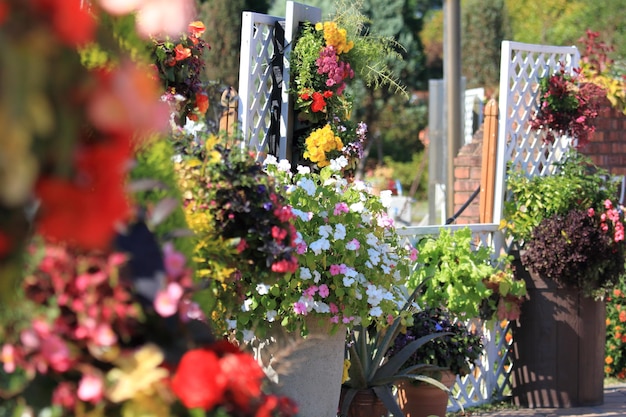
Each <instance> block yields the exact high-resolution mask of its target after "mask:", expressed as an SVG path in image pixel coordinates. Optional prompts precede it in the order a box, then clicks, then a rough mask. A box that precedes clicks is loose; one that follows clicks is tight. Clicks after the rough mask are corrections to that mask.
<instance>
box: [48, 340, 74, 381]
mask: <svg viewBox="0 0 626 417" xmlns="http://www.w3.org/2000/svg"><path fill="white" fill-rule="evenodd" d="M40 351H41V356H42V357H43V359H44V360H45V362H46V363H47V364H48V365H50V368H52V369H53V370H55V371H56V372H66V371H67V370H69V369H70V367H71V364H72V359H71V358H70V349H69V347H68V346H67V344H66V343H65V342H64V341H63V340H62V339H61V338H60V337H59V336H57V335H55V334H51V335H49V336H47V337H45V338H42V340H41V350H40Z"/></svg>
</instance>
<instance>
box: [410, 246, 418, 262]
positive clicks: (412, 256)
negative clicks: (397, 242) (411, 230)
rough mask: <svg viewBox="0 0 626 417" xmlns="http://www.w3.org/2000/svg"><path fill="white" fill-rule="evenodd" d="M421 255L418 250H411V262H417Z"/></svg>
mask: <svg viewBox="0 0 626 417" xmlns="http://www.w3.org/2000/svg"><path fill="white" fill-rule="evenodd" d="M418 255H419V251H418V250H417V249H416V248H411V250H410V252H409V259H410V260H411V261H415V260H417V256H418Z"/></svg>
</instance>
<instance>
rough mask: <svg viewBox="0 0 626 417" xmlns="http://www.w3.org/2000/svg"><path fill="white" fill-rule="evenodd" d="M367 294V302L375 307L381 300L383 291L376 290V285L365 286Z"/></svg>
mask: <svg viewBox="0 0 626 417" xmlns="http://www.w3.org/2000/svg"><path fill="white" fill-rule="evenodd" d="M365 294H367V302H368V303H369V304H370V305H373V306H377V305H378V304H380V302H381V301H382V300H383V295H384V294H383V290H382V289H380V288H378V287H377V286H376V285H373V284H369V285H368V286H367V290H366V291H365Z"/></svg>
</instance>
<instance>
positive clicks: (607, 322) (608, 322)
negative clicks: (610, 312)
mask: <svg viewBox="0 0 626 417" xmlns="http://www.w3.org/2000/svg"><path fill="white" fill-rule="evenodd" d="M605 323H606V325H607V326H609V325H610V324H611V319H610V318H608V317H607V318H606V322H605Z"/></svg>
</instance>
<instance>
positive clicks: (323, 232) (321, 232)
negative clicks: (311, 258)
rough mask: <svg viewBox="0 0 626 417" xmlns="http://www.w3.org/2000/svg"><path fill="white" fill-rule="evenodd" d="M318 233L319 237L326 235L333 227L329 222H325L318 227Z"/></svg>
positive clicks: (329, 233) (328, 234)
mask: <svg viewBox="0 0 626 417" xmlns="http://www.w3.org/2000/svg"><path fill="white" fill-rule="evenodd" d="M318 233H319V235H320V236H321V237H328V236H330V235H331V233H333V227H332V226H331V225H329V224H325V225H323V226H320V227H319V229H318Z"/></svg>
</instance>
